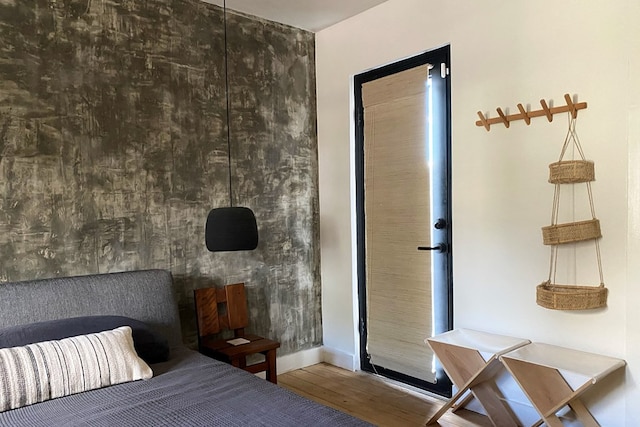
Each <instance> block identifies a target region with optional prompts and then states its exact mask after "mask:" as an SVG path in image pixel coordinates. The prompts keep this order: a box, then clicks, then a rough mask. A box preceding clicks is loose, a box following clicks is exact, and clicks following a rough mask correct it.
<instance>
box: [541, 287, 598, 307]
mask: <svg viewBox="0 0 640 427" xmlns="http://www.w3.org/2000/svg"><path fill="white" fill-rule="evenodd" d="M607 294H608V290H607V288H605V287H604V285H600V286H580V285H557V284H553V283H550V282H548V281H547V282H542V283H541V284H539V285H538V286H537V288H536V303H537V304H538V305H539V306H541V307H544V308H550V309H554V310H588V309H591V308H599V307H604V306H606V305H607Z"/></svg>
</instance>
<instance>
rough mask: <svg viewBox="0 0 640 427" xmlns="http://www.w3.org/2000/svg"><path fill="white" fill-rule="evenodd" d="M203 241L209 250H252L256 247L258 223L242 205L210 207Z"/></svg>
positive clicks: (251, 213) (251, 212) (250, 211)
mask: <svg viewBox="0 0 640 427" xmlns="http://www.w3.org/2000/svg"><path fill="white" fill-rule="evenodd" d="M205 243H206V244H207V249H209V250H210V251H211V252H226V251H252V250H254V249H255V248H257V247H258V225H257V223H256V217H255V215H254V214H253V211H252V210H251V209H249V208H244V207H225V208H216V209H212V210H211V212H209V215H208V216H207V224H206V226H205Z"/></svg>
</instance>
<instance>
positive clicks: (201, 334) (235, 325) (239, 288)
mask: <svg viewBox="0 0 640 427" xmlns="http://www.w3.org/2000/svg"><path fill="white" fill-rule="evenodd" d="M194 299H195V304H196V317H197V319H198V347H199V350H200V352H201V353H202V354H205V355H207V356H209V357H213V358H214V359H217V360H221V361H223V362H227V363H230V364H232V365H233V366H235V367H238V368H241V369H244V370H245V371H248V372H251V373H254V374H255V373H258V372H262V371H266V376H267V380H268V381H270V382H272V383H274V384H277V382H278V377H277V375H278V374H277V370H276V350H277V349H278V347H280V343H279V342H277V341H273V340H270V339H267V338H263V337H260V336H258V335H252V334H245V333H244V328H245V327H246V326H247V325H248V324H249V317H248V311H247V299H246V295H245V291H244V284H243V283H237V284H234V285H227V286H225V287H223V288H220V289H218V288H204V289H196V290H195V291H194ZM218 305H224V306H225V307H221V308H223V310H218ZM226 329H231V330H233V335H234V338H230V339H220V338H219V337H218V336H217V335H216V334H218V333H220V332H221V331H223V330H226ZM236 340H245V341H248V342H245V343H242V344H237V345H234V344H233V341H236ZM254 354H262V355H264V357H265V360H264V361H262V362H258V363H254V364H251V365H247V356H251V355H254Z"/></svg>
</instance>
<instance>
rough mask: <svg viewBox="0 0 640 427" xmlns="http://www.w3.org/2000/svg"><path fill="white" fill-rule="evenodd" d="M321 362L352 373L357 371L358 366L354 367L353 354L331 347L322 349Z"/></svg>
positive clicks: (354, 359)
mask: <svg viewBox="0 0 640 427" xmlns="http://www.w3.org/2000/svg"><path fill="white" fill-rule="evenodd" d="M322 361H323V362H326V363H328V364H330V365H334V366H337V367H339V368H342V369H347V370H349V371H352V372H353V371H357V370H358V369H359V366H356V358H355V356H354V355H353V354H349V353H345V352H343V351H340V350H336V349H335V348H331V347H326V346H325V347H322Z"/></svg>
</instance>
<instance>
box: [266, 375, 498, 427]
mask: <svg viewBox="0 0 640 427" xmlns="http://www.w3.org/2000/svg"><path fill="white" fill-rule="evenodd" d="M278 384H279V385H280V386H282V387H284V388H287V389H289V390H291V391H293V392H295V393H297V394H300V395H302V396H305V397H307V398H309V399H311V400H315V401H316V402H319V403H322V404H324V405H327V406H331V407H332V408H336V409H338V410H340V411H342V412H346V413H348V414H351V415H353V416H355V417H358V418H360V419H363V420H365V421H368V422H370V423H372V424H376V425H378V426H424V423H425V421H426V419H427V417H428V416H429V415H431V414H433V413H435V412H436V411H437V409H438V408H439V407H440V406H441V405H442V404H443V403H444V401H442V400H439V399H436V398H433V397H430V396H427V395H424V394H422V393H417V392H414V391H410V390H407V389H405V388H402V387H400V386H398V385H397V384H395V383H394V382H392V381H388V380H385V379H383V378H381V377H378V376H377V375H373V374H369V373H365V372H350V371H347V370H344V369H340V368H337V367H335V366H332V365H328V364H326V363H320V364H318V365H313V366H309V367H307V368H304V369H298V370H296V371H291V372H287V373H285V374H281V375H278ZM434 425H436V426H437V425H439V426H444V427H449V426H451V427H470V426H491V422H490V421H489V419H488V418H487V417H485V416H483V415H479V414H477V413H475V412H471V411H466V410H464V409H463V410H459V411H457V412H455V413H452V412H451V411H449V412H447V413H446V414H445V415H444V416H443V417H442V418H440V420H439V423H438V424H434Z"/></svg>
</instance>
